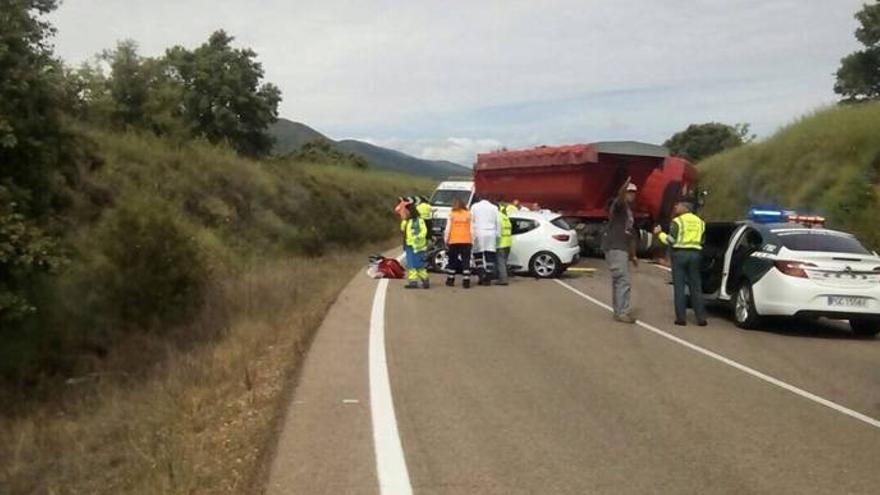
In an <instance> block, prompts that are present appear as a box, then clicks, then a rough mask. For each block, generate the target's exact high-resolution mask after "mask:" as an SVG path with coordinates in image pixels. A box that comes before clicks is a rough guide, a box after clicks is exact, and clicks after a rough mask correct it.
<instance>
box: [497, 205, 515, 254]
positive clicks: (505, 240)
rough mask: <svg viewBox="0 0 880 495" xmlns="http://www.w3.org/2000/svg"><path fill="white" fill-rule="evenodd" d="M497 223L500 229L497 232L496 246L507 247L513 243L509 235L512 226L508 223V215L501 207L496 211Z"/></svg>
mask: <svg viewBox="0 0 880 495" xmlns="http://www.w3.org/2000/svg"><path fill="white" fill-rule="evenodd" d="M498 224H499V225H501V230H500V231H499V233H498V247H499V248H509V247H510V246H511V245H513V237H512V236H511V233H512V230H513V227H512V225H511V224H510V217H509V216H507V212H506V211H504V210H503V209H502V210H499V211H498Z"/></svg>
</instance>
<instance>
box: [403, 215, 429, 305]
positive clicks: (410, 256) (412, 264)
mask: <svg viewBox="0 0 880 495" xmlns="http://www.w3.org/2000/svg"><path fill="white" fill-rule="evenodd" d="M405 216H406V218H405V219H404V220H403V222H402V223H401V225H400V228H401V230H402V231H403V252H404V253H405V254H406V278H407V280H408V281H409V282H408V283H407V284H406V288H407V289H418V287H419V281H421V283H422V288H424V289H428V288H430V287H431V282H430V281H429V280H428V269H427V268H426V266H425V265H426V263H425V251H426V250H427V248H428V228H427V227H426V226H425V221H424V220H422V219H421V218H420V217H419V212H418V210H417V209H416V206H415V204H413V203H410V204H409V206H408V207H407V209H406V213H405Z"/></svg>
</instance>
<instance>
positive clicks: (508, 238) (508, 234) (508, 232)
mask: <svg viewBox="0 0 880 495" xmlns="http://www.w3.org/2000/svg"><path fill="white" fill-rule="evenodd" d="M507 214H508V212H507V209H506V208H499V209H498V225H500V226H501V228H500V230H499V231H498V241H497V247H496V249H495V257H496V262H495V268H496V270H497V271H498V280H497V281H496V282H495V285H507V258H508V257H509V256H510V246H512V245H513V236H512V230H513V229H512V225H511V224H510V217H508V216H507Z"/></svg>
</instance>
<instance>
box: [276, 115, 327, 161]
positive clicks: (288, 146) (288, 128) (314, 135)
mask: <svg viewBox="0 0 880 495" xmlns="http://www.w3.org/2000/svg"><path fill="white" fill-rule="evenodd" d="M269 134H270V135H271V136H272V137H273V138H274V139H275V149H274V151H275V153H290V152H291V151H295V150H296V149H297V148H299V147H300V146H302V145H304V144H306V143H308V142H309V141H315V140H317V139H326V140H327V141H332V139H330V138H328V137H327V136H325V135H323V134H321V133H320V132H318V131H316V130H314V129H312V128H311V127H309V126H307V125H305V124H300V123H299V122H294V121H292V120H287V119H278V121H277V122H275V123H274V124H272V125H270V126H269Z"/></svg>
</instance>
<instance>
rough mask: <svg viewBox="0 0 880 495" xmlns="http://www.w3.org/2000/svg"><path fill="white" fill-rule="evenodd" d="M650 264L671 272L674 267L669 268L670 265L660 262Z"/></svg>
mask: <svg viewBox="0 0 880 495" xmlns="http://www.w3.org/2000/svg"><path fill="white" fill-rule="evenodd" d="M648 264H649V265H651V266H653V267H656V268H659V269H661V270H666V271H667V272H671V271H672V268H669V267H668V266H663V265H660V264H658V263H648Z"/></svg>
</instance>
